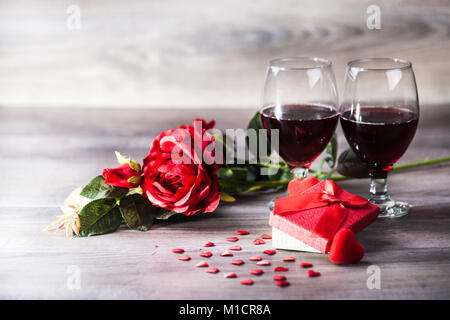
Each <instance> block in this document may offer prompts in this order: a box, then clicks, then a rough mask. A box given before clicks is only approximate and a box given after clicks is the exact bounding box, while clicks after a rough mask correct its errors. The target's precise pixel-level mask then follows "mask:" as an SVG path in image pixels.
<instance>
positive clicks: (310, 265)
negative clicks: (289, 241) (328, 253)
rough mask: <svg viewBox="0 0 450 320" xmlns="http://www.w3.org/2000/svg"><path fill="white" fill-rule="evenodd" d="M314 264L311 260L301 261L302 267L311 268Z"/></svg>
mask: <svg viewBox="0 0 450 320" xmlns="http://www.w3.org/2000/svg"><path fill="white" fill-rule="evenodd" d="M312 266H313V264H312V263H309V262H300V267H302V268H311V267H312Z"/></svg>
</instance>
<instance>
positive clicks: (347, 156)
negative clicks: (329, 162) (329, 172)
mask: <svg viewBox="0 0 450 320" xmlns="http://www.w3.org/2000/svg"><path fill="white" fill-rule="evenodd" d="M337 171H338V172H339V173H340V174H342V175H343V176H346V177H351V178H368V177H369V169H367V166H366V165H365V164H364V162H362V161H361V160H359V158H358V157H357V156H356V154H355V153H354V152H353V151H352V150H351V149H347V150H345V151H344V152H342V153H341V154H340V156H339V159H338V165H337Z"/></svg>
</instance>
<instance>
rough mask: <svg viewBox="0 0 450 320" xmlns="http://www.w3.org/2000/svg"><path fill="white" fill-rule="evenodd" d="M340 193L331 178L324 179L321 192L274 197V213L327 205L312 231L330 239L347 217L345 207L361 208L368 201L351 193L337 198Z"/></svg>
mask: <svg viewBox="0 0 450 320" xmlns="http://www.w3.org/2000/svg"><path fill="white" fill-rule="evenodd" d="M341 193H342V188H340V187H339V186H338V185H337V184H336V183H335V182H334V181H333V180H326V181H325V183H324V190H323V191H322V192H318V193H300V194H292V195H289V196H287V197H283V198H279V199H276V201H275V208H274V214H276V215H280V216H283V215H287V214H291V213H297V212H300V211H303V210H308V209H313V208H321V207H326V206H328V207H329V208H328V209H326V210H325V211H324V213H323V214H322V215H321V216H320V218H319V221H318V222H317V224H316V225H315V227H314V229H313V230H312V232H313V233H314V234H316V235H318V236H321V237H324V238H326V239H332V238H333V236H334V235H335V234H336V232H337V231H338V229H339V227H340V226H341V224H342V223H343V222H344V221H345V219H346V218H347V215H348V212H347V210H346V208H351V209H356V208H361V207H364V206H365V205H367V204H368V203H369V202H368V201H367V200H366V199H364V198H363V197H360V196H357V195H351V196H350V197H348V198H347V199H345V200H342V199H340V198H339V195H340V194H341Z"/></svg>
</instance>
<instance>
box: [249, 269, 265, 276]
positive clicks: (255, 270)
mask: <svg viewBox="0 0 450 320" xmlns="http://www.w3.org/2000/svg"><path fill="white" fill-rule="evenodd" d="M250 273H251V274H254V275H260V274H263V273H264V270H261V269H253V270H250Z"/></svg>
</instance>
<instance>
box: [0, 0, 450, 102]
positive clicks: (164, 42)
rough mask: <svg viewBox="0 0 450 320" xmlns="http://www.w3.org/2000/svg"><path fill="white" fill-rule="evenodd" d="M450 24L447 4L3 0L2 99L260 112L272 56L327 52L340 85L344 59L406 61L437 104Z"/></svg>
mask: <svg viewBox="0 0 450 320" xmlns="http://www.w3.org/2000/svg"><path fill="white" fill-rule="evenodd" d="M74 4H75V5H78V6H79V9H80V13H81V20H80V21H81V29H79V30H70V29H68V28H67V26H66V25H67V19H68V18H69V15H68V14H67V9H68V7H69V5H74ZM373 4H375V5H378V6H379V7H380V10H381V29H380V30H369V29H368V28H367V24H366V20H367V18H368V14H367V13H366V10H367V8H368V7H369V6H370V5H373ZM449 24H450V6H449V2H448V0H434V1H423V0H408V1H398V0H397V1H391V0H377V1H375V2H374V1H372V0H362V1H361V0H342V1H333V0H302V1H297V0H285V1H274V0H260V1H258V3H257V4H255V3H254V2H253V1H241V0H228V1H208V2H205V1H203V0H190V1H184V0H172V1H146V0H126V1H124V0H109V1H107V2H105V1H99V0H79V1H76V2H74V1H71V0H60V1H54V0H40V1H32V0H14V1H1V2H0V75H1V76H0V105H3V106H25V107H30V106H45V107H47V106H55V107H60V106H76V107H78V106H84V107H111V106H112V107H115V106H134V107H158V106H159V107H165V106H170V107H177V108H184V107H202V108H211V107H214V106H218V107H234V108H241V107H243V106H245V107H255V106H257V105H258V104H259V98H260V94H261V87H262V82H263V78H264V72H265V68H266V66H267V62H268V61H269V60H271V59H274V58H278V57H286V56H319V57H325V58H329V59H331V60H332V61H333V62H334V67H335V71H336V78H337V81H338V87H339V88H340V87H341V84H342V81H343V79H344V67H345V64H346V62H347V61H350V60H353V59H356V58H364V57H380V56H381V57H382V56H389V57H398V58H405V59H409V60H411V61H412V62H413V65H414V68H415V71H416V75H417V81H418V84H419V89H420V91H419V94H420V97H421V101H422V102H424V103H427V104H442V103H447V102H448V101H449V99H450V93H449V90H448V88H449V86H450V63H449V62H448V56H449V50H450V41H449V40H450V32H449Z"/></svg>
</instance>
